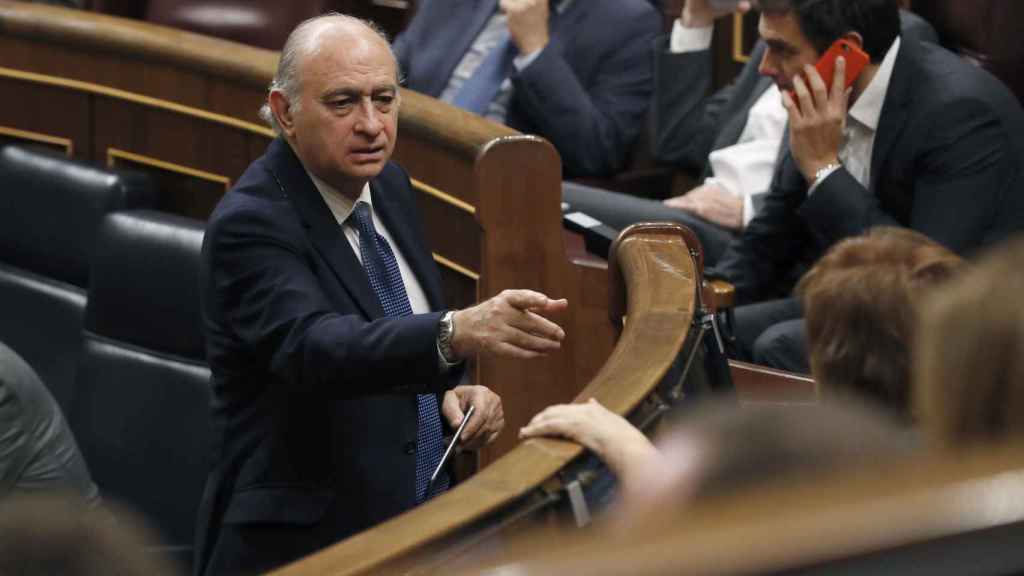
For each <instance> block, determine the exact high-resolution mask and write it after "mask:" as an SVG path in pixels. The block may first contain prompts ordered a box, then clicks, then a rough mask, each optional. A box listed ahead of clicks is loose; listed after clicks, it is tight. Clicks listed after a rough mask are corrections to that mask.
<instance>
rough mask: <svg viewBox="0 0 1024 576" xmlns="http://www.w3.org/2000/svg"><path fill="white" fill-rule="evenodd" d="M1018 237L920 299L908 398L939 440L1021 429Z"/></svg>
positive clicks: (1023, 329) (1022, 277) (1023, 262)
mask: <svg viewBox="0 0 1024 576" xmlns="http://www.w3.org/2000/svg"><path fill="white" fill-rule="evenodd" d="M1021 294H1024V238H1021V237H1018V238H1016V239H1014V240H1011V241H1009V242H1007V243H1005V244H1003V245H1001V246H999V247H997V248H995V249H994V250H992V251H990V252H989V253H987V254H986V255H985V256H984V257H983V258H981V259H980V260H979V261H978V263H977V265H972V267H971V270H970V271H969V273H967V274H963V275H962V276H961V277H959V278H957V279H956V280H955V281H953V282H951V283H950V284H949V285H948V286H946V287H944V288H943V289H941V290H939V291H937V292H936V293H935V294H933V295H932V296H931V297H930V298H928V299H927V301H926V303H925V307H924V314H923V316H922V319H921V325H920V332H921V338H920V341H919V343H918V346H917V347H916V350H915V354H914V368H915V373H916V376H917V377H916V379H915V383H914V394H915V404H916V406H917V408H918V411H919V413H920V416H921V421H922V424H923V425H924V427H925V430H926V431H927V432H928V433H929V435H930V436H931V437H932V438H933V439H934V440H935V441H937V442H938V443H939V444H941V445H945V446H956V445H962V444H971V443H976V442H985V441H993V440H1001V439H1004V438H1006V437H1009V436H1017V435H1020V434H1022V433H1024V307H1022V306H1021V300H1020V298H1021Z"/></svg>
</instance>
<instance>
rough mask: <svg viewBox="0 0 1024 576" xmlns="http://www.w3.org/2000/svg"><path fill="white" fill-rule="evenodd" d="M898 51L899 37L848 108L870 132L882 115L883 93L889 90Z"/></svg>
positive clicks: (851, 114)
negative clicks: (873, 75) (862, 90)
mask: <svg viewBox="0 0 1024 576" xmlns="http://www.w3.org/2000/svg"><path fill="white" fill-rule="evenodd" d="M899 51H900V38H899V37H898V36H897V37H896V40H895V41H894V42H893V43H892V46H890V47H889V51H888V52H886V53H885V59H883V60H882V65H881V66H880V67H879V68H878V72H876V73H875V77H874V78H872V79H871V82H870V83H869V84H868V87H867V88H865V89H864V92H863V93H862V94H861V95H860V97H858V98H857V101H856V102H854V103H853V106H852V107H851V108H850V117H851V118H853V119H854V120H856V121H857V122H859V123H861V124H863V125H864V126H866V127H868V128H869V129H870V130H871V131H872V132H874V131H875V130H877V129H878V121H879V119H880V118H881V117H882V106H883V105H884V104H885V95H886V93H888V92H889V83H890V82H891V81H892V73H893V70H894V69H895V67H896V56H897V55H898V54H899Z"/></svg>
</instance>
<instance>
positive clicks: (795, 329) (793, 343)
mask: <svg viewBox="0 0 1024 576" xmlns="http://www.w3.org/2000/svg"><path fill="white" fill-rule="evenodd" d="M733 330H734V333H735V336H736V352H737V356H738V359H739V360H744V361H746V362H753V363H754V364H760V365H762V366H769V367H771V368H778V369H779V370H787V371H789V372H796V373H798V374H809V373H810V371H811V369H810V362H809V361H808V358H807V334H806V331H805V327H804V319H803V310H802V308H801V306H800V301H799V300H797V299H796V298H783V299H781V300H768V301H766V302H758V303H757V304H747V305H745V306H738V307H737V308H736V310H735V323H734V326H733Z"/></svg>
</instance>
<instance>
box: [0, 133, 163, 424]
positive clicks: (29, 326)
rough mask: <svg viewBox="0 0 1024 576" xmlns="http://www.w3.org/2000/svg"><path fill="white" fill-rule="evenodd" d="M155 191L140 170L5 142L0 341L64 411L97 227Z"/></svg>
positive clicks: (0, 189) (149, 201)
mask: <svg viewBox="0 0 1024 576" xmlns="http://www.w3.org/2000/svg"><path fill="white" fill-rule="evenodd" d="M155 198H156V190H155V188H154V186H153V184H152V183H151V181H150V180H149V179H148V178H146V177H145V176H143V175H141V174H136V173H118V172H111V171H108V170H102V169H99V168H96V167H93V166H91V165H89V164H86V163H83V162H79V161H75V160H69V159H67V158H63V157H60V156H55V155H51V154H49V153H47V152H41V151H36V150H34V149H30V148H22V147H19V146H15V145H6V146H3V147H0V318H2V319H3V321H2V322H0V341H4V342H6V343H7V345H8V346H10V347H11V348H12V349H13V350H14V351H15V352H17V353H18V354H19V355H20V356H21V357H22V358H24V359H25V361H26V362H28V364H29V365H30V366H32V368H33V369H34V370H35V371H36V372H37V373H38V374H39V376H40V378H41V379H42V380H43V382H45V383H46V384H47V386H48V387H49V389H50V392H51V393H52V394H53V396H54V398H55V399H56V400H57V402H58V404H60V406H61V408H62V409H64V410H65V412H66V411H67V409H68V406H69V404H70V401H71V394H72V388H71V387H72V384H73V382H74V367H75V362H76V358H77V355H78V343H79V333H80V331H81V327H82V314H83V312H84V310H85V289H86V287H87V285H88V281H89V262H90V260H91V259H92V255H93V253H94V251H95V238H96V232H97V229H98V228H99V225H100V222H101V221H102V220H103V217H104V216H105V215H106V214H108V213H110V212H113V211H115V210H120V209H124V208H135V207H145V206H152V205H153V203H154V202H155Z"/></svg>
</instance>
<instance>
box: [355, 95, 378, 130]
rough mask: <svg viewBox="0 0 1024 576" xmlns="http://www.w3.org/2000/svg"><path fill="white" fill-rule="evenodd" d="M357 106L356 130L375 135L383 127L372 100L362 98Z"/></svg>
mask: <svg viewBox="0 0 1024 576" xmlns="http://www.w3.org/2000/svg"><path fill="white" fill-rule="evenodd" d="M359 108H360V109H359V121H358V122H356V130H358V131H359V132H362V133H364V134H366V135H368V136H371V137H376V136H377V134H378V133H379V132H380V131H381V129H383V127H384V122H383V121H382V120H381V117H380V112H378V111H377V108H375V107H374V105H373V102H371V101H370V100H363V102H362V104H361V105H360V107H359Z"/></svg>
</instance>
